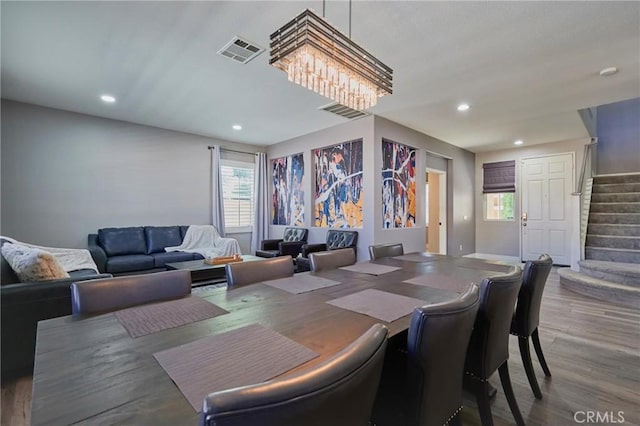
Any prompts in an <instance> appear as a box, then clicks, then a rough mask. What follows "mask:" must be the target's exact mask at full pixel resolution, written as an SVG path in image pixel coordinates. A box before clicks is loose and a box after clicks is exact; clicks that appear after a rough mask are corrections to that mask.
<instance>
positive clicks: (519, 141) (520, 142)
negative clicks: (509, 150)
mask: <svg viewBox="0 0 640 426" xmlns="http://www.w3.org/2000/svg"><path fill="white" fill-rule="evenodd" d="M523 143H524V142H523V141H522V139H518V140H517V141H515V142H513V144H514V145H522V144H523Z"/></svg>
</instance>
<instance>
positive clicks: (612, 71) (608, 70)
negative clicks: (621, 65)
mask: <svg viewBox="0 0 640 426" xmlns="http://www.w3.org/2000/svg"><path fill="white" fill-rule="evenodd" d="M617 73H618V68H616V67H609V68H605V69H603V70H602V71H600V75H601V76H602V77H608V76H610V75H614V74H617Z"/></svg>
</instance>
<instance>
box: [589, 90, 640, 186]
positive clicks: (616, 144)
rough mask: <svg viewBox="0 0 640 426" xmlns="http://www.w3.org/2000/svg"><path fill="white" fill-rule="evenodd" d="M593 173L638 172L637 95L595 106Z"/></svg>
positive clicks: (639, 102) (639, 117)
mask: <svg viewBox="0 0 640 426" xmlns="http://www.w3.org/2000/svg"><path fill="white" fill-rule="evenodd" d="M597 112H598V113H597V123H598V126H597V133H598V145H596V152H597V159H596V173H597V174H599V175H604V174H616V173H638V172H640V98H634V99H629V100H626V101H622V102H615V103H613V104H608V105H601V106H599V107H598V108H597Z"/></svg>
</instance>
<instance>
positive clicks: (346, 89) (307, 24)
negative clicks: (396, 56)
mask: <svg viewBox="0 0 640 426" xmlns="http://www.w3.org/2000/svg"><path fill="white" fill-rule="evenodd" d="M349 19H351V18H349ZM349 25H351V24H349ZM270 47H271V58H270V59H269V64H271V65H273V66H274V67H276V68H278V69H280V70H282V71H284V72H286V73H287V75H288V76H289V81H291V82H293V83H296V84H299V85H301V86H303V87H306V88H307V89H309V90H313V91H314V92H316V93H319V94H321V95H322V96H326V97H327V98H330V99H333V100H334V101H336V102H338V103H340V104H342V105H345V106H347V107H349V108H353V109H356V110H364V109H367V108H371V107H372V106H374V105H375V104H376V103H378V98H380V97H382V96H385V95H390V94H391V93H392V79H393V70H392V69H391V68H389V67H388V66H386V65H385V64H383V63H382V62H381V61H379V60H378V59H376V58H375V57H374V56H373V55H371V54H370V53H368V52H367V51H366V50H364V49H363V48H362V47H360V46H358V45H357V44H356V43H354V42H353V41H351V39H350V38H349V37H347V36H346V35H344V34H343V33H341V32H340V31H339V30H337V29H336V28H334V27H333V26H331V25H330V24H329V23H327V22H326V21H325V20H324V19H322V18H320V17H319V16H318V15H316V14H315V13H313V12H312V11H311V10H309V9H307V10H305V11H304V12H302V13H301V14H300V15H298V16H297V17H295V18H294V19H293V20H291V21H290V22H288V23H286V24H285V25H284V26H283V27H282V28H280V29H279V30H277V31H276V32H274V33H273V34H271V44H270Z"/></svg>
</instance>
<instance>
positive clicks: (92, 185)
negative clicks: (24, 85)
mask: <svg viewBox="0 0 640 426" xmlns="http://www.w3.org/2000/svg"><path fill="white" fill-rule="evenodd" d="M107 107H108V106H105V108H107ZM1 113H2V133H1V135H2V145H1V147H0V149H1V155H2V162H1V166H2V169H1V177H2V182H1V194H2V196H1V203H2V204H1V218H0V220H1V221H0V232H1V233H2V235H7V236H10V237H12V238H15V239H17V240H20V241H25V242H29V243H32V244H38V245H44V246H53V247H70V248H84V247H86V246H87V234H89V233H95V232H96V231H97V230H98V229H99V228H104V227H109V226H116V227H120V226H141V225H190V224H208V223H211V222H210V200H211V195H210V194H211V184H210V171H209V168H210V164H209V151H208V149H207V146H208V145H212V144H220V145H221V146H226V147H229V148H233V149H239V150H244V151H251V152H256V151H258V150H260V149H259V147H255V146H249V145H242V144H234V143H232V142H227V141H220V140H215V139H212V138H207V137H202V136H197V135H191V134H186V133H179V132H173V131H168V130H162V129H158V128H154V127H148V126H142V125H136V124H131V123H127V122H123V121H116V120H109V119H104V118H98V117H94V116H89V115H84V114H77V113H72V112H67V111H62V110H57V109H51V108H45V107H40V106H35V105H31V104H25V103H19V102H13V101H8V100H2V110H1ZM229 236H230V237H233V238H236V239H238V241H239V243H240V246H241V248H242V251H243V252H244V253H249V250H250V242H251V234H250V233H249V234H232V235H229Z"/></svg>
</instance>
